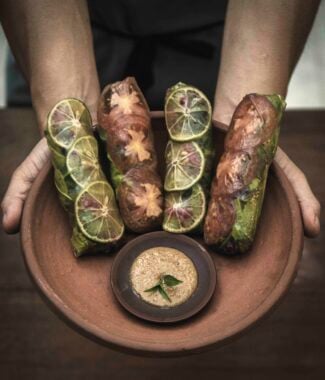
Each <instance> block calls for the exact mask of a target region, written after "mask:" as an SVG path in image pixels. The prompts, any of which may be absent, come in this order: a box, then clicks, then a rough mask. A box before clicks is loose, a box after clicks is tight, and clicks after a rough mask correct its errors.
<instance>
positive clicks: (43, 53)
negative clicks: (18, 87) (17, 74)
mask: <svg viewBox="0 0 325 380" xmlns="http://www.w3.org/2000/svg"><path fill="white" fill-rule="evenodd" d="M0 16H1V21H2V24H3V28H4V30H5V33H6V35H7V38H8V41H9V44H10V46H11V49H12V51H13V53H14V55H15V57H16V60H17V62H18V64H19V66H20V67H21V69H22V71H23V74H24V76H25V78H26V80H27V81H28V83H29V86H30V90H31V96H32V101H33V105H34V108H35V110H36V114H37V117H38V121H39V125H40V127H41V129H43V128H44V127H45V124H46V116H47V113H48V112H49V110H50V109H51V108H52V107H53V105H54V104H55V103H56V102H57V101H59V100H60V99H62V98H65V97H75V98H79V99H81V100H83V101H84V102H85V103H86V104H87V106H89V107H90V110H91V112H92V114H93V115H94V116H95V115H96V102H97V99H98V96H99V84H98V76H97V70H96V65H95V59H94V52H93V44H92V35H91V29H90V24H89V16H88V9H87V3H86V1H84V0H65V1H51V0H21V1H10V0H8V1H0Z"/></svg>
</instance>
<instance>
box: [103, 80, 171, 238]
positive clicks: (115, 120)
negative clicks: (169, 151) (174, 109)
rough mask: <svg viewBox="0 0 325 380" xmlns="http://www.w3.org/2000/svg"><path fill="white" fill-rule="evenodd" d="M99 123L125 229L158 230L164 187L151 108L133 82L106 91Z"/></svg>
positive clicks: (135, 230) (109, 87)
mask: <svg viewBox="0 0 325 380" xmlns="http://www.w3.org/2000/svg"><path fill="white" fill-rule="evenodd" d="M98 122H99V131H100V136H101V138H102V139H103V140H105V141H106V151H107V156H108V158H109V160H110V162H111V177H112V182H113V184H114V187H115V190H116V194H117V199H118V203H119V207H120V212H121V215H122V218H123V220H124V222H125V224H126V226H127V227H128V228H129V229H130V230H131V231H134V232H147V231H150V230H153V229H155V228H156V227H158V226H159V225H160V224H161V222H162V216H163V196H162V184H161V180H160V177H159V176H158V173H157V157H156V153H155V148H154V141H153V135H152V130H151V121H150V113H149V107H148V105H147V102H146V100H145V98H144V96H143V94H142V92H141V90H140V89H139V87H138V85H137V83H136V81H135V79H134V78H126V79H124V80H123V81H121V82H116V83H114V84H110V85H108V86H106V87H105V88H104V90H103V92H102V95H101V98H100V102H99V107H98Z"/></svg>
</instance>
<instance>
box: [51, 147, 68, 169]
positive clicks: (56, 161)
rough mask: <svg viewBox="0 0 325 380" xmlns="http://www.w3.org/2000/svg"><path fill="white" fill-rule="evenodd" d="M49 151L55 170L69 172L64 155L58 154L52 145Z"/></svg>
mask: <svg viewBox="0 0 325 380" xmlns="http://www.w3.org/2000/svg"><path fill="white" fill-rule="evenodd" d="M49 149H50V151H51V154H52V164H53V166H54V168H55V169H57V170H60V171H61V172H65V171H67V169H66V164H65V162H66V160H65V157H64V155H63V154H62V153H60V152H58V151H57V150H56V149H53V148H52V146H51V145H49Z"/></svg>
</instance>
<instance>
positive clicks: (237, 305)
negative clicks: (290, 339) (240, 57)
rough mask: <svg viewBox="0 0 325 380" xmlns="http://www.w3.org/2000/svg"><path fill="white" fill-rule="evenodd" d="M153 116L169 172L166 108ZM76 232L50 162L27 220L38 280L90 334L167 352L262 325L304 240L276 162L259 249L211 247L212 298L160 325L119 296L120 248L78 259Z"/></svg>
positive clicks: (24, 232)
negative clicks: (227, 253) (116, 264)
mask: <svg viewBox="0 0 325 380" xmlns="http://www.w3.org/2000/svg"><path fill="white" fill-rule="evenodd" d="M152 116H153V130H154V135H155V144H156V149H157V156H158V158H159V159H160V160H161V161H160V170H161V173H163V170H164V167H163V152H164V149H165V145H166V141H167V134H166V129H165V126H164V122H163V114H162V113H154V114H153V115H152ZM215 137H216V140H215V141H216V145H217V150H218V153H219V155H220V154H221V152H222V144H223V133H221V132H216V136H215ZM70 232H71V230H70V227H69V223H68V218H67V216H66V214H65V212H64V211H63V209H62V208H61V207H60V204H59V202H58V199H57V196H56V193H55V189H54V185H53V172H52V169H51V167H50V165H47V166H46V167H45V168H44V169H43V170H42V172H41V173H40V175H39V176H38V177H37V179H36V181H35V182H34V184H33V186H32V189H31V191H30V193H29V196H28V199H27V202H26V204H25V208H24V214H23V220H22V228H21V242H22V248H23V254H24V258H25V262H26V266H27V268H28V271H29V273H30V275H31V277H32V279H33V281H34V282H35V284H36V287H37V288H38V289H39V290H40V292H41V294H42V295H43V296H44V299H45V300H46V301H47V302H48V303H49V304H50V305H51V307H52V308H53V309H54V310H55V311H56V312H57V313H58V314H59V315H60V316H61V317H63V318H64V320H65V321H67V322H68V323H69V324H70V325H71V326H73V327H75V328H76V329H77V330H78V331H79V332H81V333H83V334H85V335H86V336H88V337H90V338H92V339H95V340H96V341H98V342H101V343H103V344H106V345H108V346H109V347H113V348H117V349H120V350H124V351H127V352H132V353H137V354H146V355H156V356H159V357H161V356H167V355H169V356H170V355H174V356H175V355H184V354H187V353H192V352H198V351H202V350H204V349H207V348H212V347H218V346H221V345H223V344H225V343H226V342H229V341H230V340H231V339H234V338H235V337H237V336H238V335H240V334H243V333H244V332H245V331H246V330H247V329H249V328H251V327H252V326H253V325H255V324H256V323H257V322H258V321H260V320H261V319H262V318H263V317H265V316H266V315H267V314H268V313H269V312H270V311H271V310H272V309H273V308H274V306H275V305H276V304H277V303H278V302H279V301H280V299H281V298H282V297H283V296H284V294H285V293H286V292H287V290H288V289H289V287H290V284H291V283H292V281H293V279H294V277H295V274H296V271H297V267H298V263H299V258H300V254H301V250H302V246H303V230H302V223H301V216H300V210H299V206H298V202H297V199H296V197H295V195H294V192H293V190H292V188H291V185H290V184H289V182H288V180H287V178H286V176H285V175H284V173H283V172H282V170H281V169H280V168H279V167H278V166H277V165H276V164H273V165H272V168H271V170H270V174H269V178H268V184H267V189H266V196H265V201H264V205H263V210H262V215H261V220H260V223H259V226H258V230H257V234H256V238H255V242H254V245H253V247H252V249H251V251H250V252H249V253H248V254H247V255H243V256H239V257H233V258H229V257H224V256H220V255H218V254H216V253H215V252H211V257H212V258H213V261H214V264H215V267H216V268H217V279H218V285H217V287H216V291H215V292H214V294H213V296H212V298H211V301H210V302H209V303H208V305H207V306H206V307H205V308H204V309H203V310H202V311H201V312H200V313H198V314H197V315H195V316H193V317H191V318H189V319H187V320H185V321H183V322H179V323H176V324H173V325H159V324H157V323H150V322H146V321H142V320H140V319H139V318H137V317H133V316H132V315H131V314H130V313H129V312H127V311H126V310H124V308H122V307H121V306H120V304H119V303H118V301H117V300H116V298H115V296H114V294H113V292H112V290H111V288H110V286H109V282H110V278H109V277H110V270H111V266H112V263H113V260H114V258H115V254H114V253H112V254H110V255H102V256H93V257H91V256H88V257H82V258H80V259H76V258H75V257H74V256H73V254H72V251H71V247H70V243H69V238H70ZM132 238H133V237H132V236H128V239H129V240H131V239H132ZM198 241H199V242H201V241H200V239H198ZM275 333H276V332H275Z"/></svg>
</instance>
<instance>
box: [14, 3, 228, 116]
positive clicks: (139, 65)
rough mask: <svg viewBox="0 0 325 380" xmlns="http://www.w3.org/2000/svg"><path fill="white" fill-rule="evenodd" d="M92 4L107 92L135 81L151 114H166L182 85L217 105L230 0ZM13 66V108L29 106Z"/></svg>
mask: <svg viewBox="0 0 325 380" xmlns="http://www.w3.org/2000/svg"><path fill="white" fill-rule="evenodd" d="M88 5H89V12H90V18H91V25H92V30H93V37H94V47H95V55H96V63H97V69H98V75H99V80H100V85H101V87H102V88H103V87H104V86H105V85H106V84H108V83H112V82H115V81H117V80H122V79H123V78H124V77H126V76H134V77H135V78H136V80H137V81H138V84H139V86H140V88H141V89H142V91H143V92H144V95H145V97H146V99H147V101H148V103H149V106H150V108H151V109H152V110H157V109H163V102H164V95H165V92H166V89H167V88H168V87H170V86H171V85H173V84H175V83H177V82H179V81H182V82H186V83H189V84H192V85H194V86H197V87H198V88H200V89H201V90H202V91H203V92H205V93H206V95H207V96H208V97H209V98H210V100H211V101H212V100H213V96H214V91H215V87H216V80H217V75H218V69H219V57H220V51H221V42H222V32H223V25H224V17H225V12H226V1H225V0H223V1H213V0H201V1H199V2H198V1H192V0H173V1H166V0H164V1H162V0H151V1H150V0H113V1H106V2H105V1H103V0H91V1H89V3H88ZM8 63H9V64H8V74H9V75H8V81H7V84H8V86H7V87H8V91H7V94H8V105H28V104H30V99H29V98H28V97H26V93H28V91H27V90H26V85H23V82H22V77H21V75H20V74H19V73H18V70H17V68H16V67H14V66H13V62H12V61H11V60H10V59H9V61H8ZM18 74H19V76H18ZM9 78H10V79H9Z"/></svg>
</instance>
